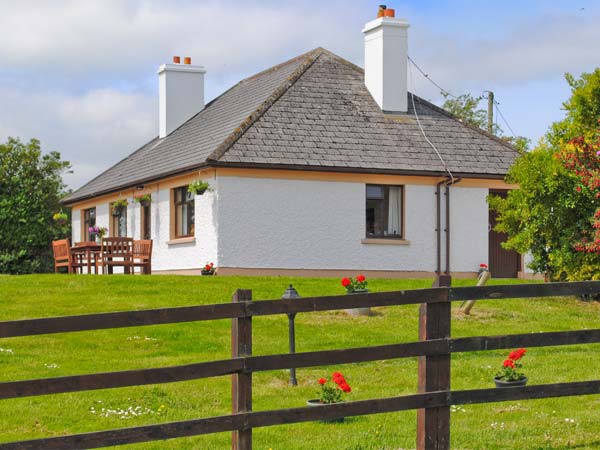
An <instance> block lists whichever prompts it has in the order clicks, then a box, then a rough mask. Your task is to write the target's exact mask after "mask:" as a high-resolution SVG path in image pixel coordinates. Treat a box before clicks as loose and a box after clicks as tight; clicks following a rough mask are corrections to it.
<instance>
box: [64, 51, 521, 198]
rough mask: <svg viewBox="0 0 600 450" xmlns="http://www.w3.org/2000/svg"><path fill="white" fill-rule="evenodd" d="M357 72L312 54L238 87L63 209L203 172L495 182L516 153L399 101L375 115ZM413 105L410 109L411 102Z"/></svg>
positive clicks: (418, 103) (329, 56)
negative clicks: (399, 107) (227, 169)
mask: <svg viewBox="0 0 600 450" xmlns="http://www.w3.org/2000/svg"><path fill="white" fill-rule="evenodd" d="M363 78H364V72H363V70H362V69H361V68H360V67H357V66H355V65H354V64H352V63H350V62H348V61H346V60H344V59H343V58H340V57H339V56H336V55H334V54H333V53H331V52H329V51H327V50H325V49H322V48H318V49H315V50H313V51H311V52H308V53H306V54H304V55H300V56H298V57H296V58H294V59H291V60H289V61H287V62H285V63H283V64H280V65H278V66H274V67H272V68H270V69H268V70H266V71H264V72H261V73H259V74H257V75H254V76H252V77H250V78H247V79H245V80H242V81H241V82H239V83H238V84H236V85H235V86H234V87H232V88H231V89H229V90H228V91H226V92H225V93H223V94H222V95H221V96H219V97H217V98H216V99H215V100H213V101H212V102H210V103H208V104H207V105H206V107H205V108H204V109H203V110H202V111H201V112H200V113H198V114H197V115H195V116H194V117H192V118H191V119H190V120H188V121H187V122H186V123H184V124H183V125H182V126H181V127H179V128H178V129H177V130H175V131H173V132H172V133H171V134H170V135H168V136H166V137H165V138H162V139H159V138H154V139H153V140H151V141H150V142H148V143H147V144H145V145H144V146H142V147H141V148H140V149H138V150H137V151H135V152H134V153H132V154H131V155H130V156H128V157H127V158H125V159H123V160H122V161H120V162H119V163H117V164H115V165H114V166H112V167H111V168H109V169H108V170H106V171H105V172H104V173H102V174H101V175H99V176H98V177H96V178H94V179H93V180H91V181H90V182H88V183H87V184H85V185H84V186H82V187H81V188H80V189H78V190H76V191H75V192H73V193H72V194H70V195H69V196H68V197H66V198H65V199H64V200H63V202H65V203H72V202H74V201H77V200H81V199H84V198H87V197H92V196H95V195H100V194H104V193H108V192H111V191H116V190H119V189H123V188H126V187H130V186H135V185H137V184H142V183H144V182H148V181H151V180H155V179H159V178H162V177H166V176H169V175H173V174H176V173H180V172H185V171H189V170H192V169H195V168H200V167H203V166H234V167H280V168H292V169H310V170H328V171H331V170H344V171H351V172H364V171H368V172H380V173H403V174H424V175H432V176H438V175H440V174H443V173H444V171H445V168H444V164H443V163H442V161H441V159H440V156H438V155H437V154H436V152H435V151H434V150H433V148H432V147H431V145H430V144H429V143H428V142H427V140H426V139H425V137H424V136H423V133H422V132H421V129H420V128H419V123H418V121H417V118H416V116H415V113H414V108H413V104H414V107H415V108H416V111H417V116H418V118H419V121H420V125H421V126H422V127H423V130H424V132H425V134H426V135H427V137H428V138H429V140H430V141H431V142H432V143H433V144H434V145H435V146H436V147H437V149H438V151H439V152H440V154H441V158H443V160H444V161H445V164H446V167H447V168H448V169H450V171H452V172H453V173H454V174H456V175H462V176H481V177H489V178H500V177H502V176H504V175H505V174H506V172H507V171H508V168H509V167H510V165H511V164H512V162H513V161H514V159H515V158H516V156H517V151H516V150H515V149H514V148H512V147H511V146H509V145H507V144H506V143H504V142H503V141H501V140H500V139H498V138H496V137H494V136H492V135H488V134H487V133H485V132H483V131H482V130H479V129H476V128H473V127H470V126H467V125H465V124H463V123H461V122H460V121H458V120H457V119H456V118H454V117H453V116H452V115H450V114H449V113H447V112H445V111H444V110H442V109H440V108H438V107H436V106H435V105H433V104H431V103H429V102H427V101H425V100H423V99H421V98H419V97H417V96H412V94H410V93H409V98H408V100H409V110H408V112H407V113H405V114H397V115H390V114H384V113H383V112H382V111H381V110H380V109H379V106H378V105H377V103H375V101H374V100H373V98H372V97H371V95H370V94H369V92H368V90H367V88H366V87H365V85H364V82H363ZM413 102H414V103H413Z"/></svg>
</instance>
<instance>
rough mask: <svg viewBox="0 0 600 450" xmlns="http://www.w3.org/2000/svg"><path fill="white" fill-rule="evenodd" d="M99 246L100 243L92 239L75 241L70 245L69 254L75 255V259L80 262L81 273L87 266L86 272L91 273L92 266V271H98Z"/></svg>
mask: <svg viewBox="0 0 600 450" xmlns="http://www.w3.org/2000/svg"><path fill="white" fill-rule="evenodd" d="M100 248H101V246H100V244H99V243H97V242H94V241H84V242H76V243H75V245H74V246H73V247H71V254H72V255H75V257H76V258H77V261H78V262H79V263H80V264H81V273H83V268H84V267H87V273H92V267H93V268H94V273H98V266H99V265H100Z"/></svg>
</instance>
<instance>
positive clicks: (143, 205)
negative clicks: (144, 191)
mask: <svg viewBox="0 0 600 450" xmlns="http://www.w3.org/2000/svg"><path fill="white" fill-rule="evenodd" d="M140 206H142V207H144V208H145V207H146V206H150V200H142V201H141V202H140Z"/></svg>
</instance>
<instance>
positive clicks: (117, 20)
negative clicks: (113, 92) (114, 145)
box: [0, 0, 360, 76]
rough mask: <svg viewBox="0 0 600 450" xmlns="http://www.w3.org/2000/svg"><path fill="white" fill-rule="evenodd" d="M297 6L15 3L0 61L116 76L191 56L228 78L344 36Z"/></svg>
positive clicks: (8, 10) (110, 0)
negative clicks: (278, 56)
mask: <svg viewBox="0 0 600 450" xmlns="http://www.w3.org/2000/svg"><path fill="white" fill-rule="evenodd" d="M344 25H345V24H344V22H343V21H336V20H331V17H330V16H328V15H324V14H322V13H321V12H320V11H314V12H312V13H311V10H310V9H308V10H306V9H303V8H302V6H301V5H294V4H292V5H284V6H283V7H281V6H275V5H274V4H272V3H267V2H265V3H256V4H252V3H245V4H243V8H242V7H240V6H239V5H236V4H230V3H229V2H215V1H212V2H178V3H172V2H158V1H146V2H142V1H127V2H124V1H121V0H95V1H93V0H86V1H77V0H71V1H61V2H58V1H53V2H39V1H34V2H32V1H19V2H9V3H7V4H4V5H3V11H2V14H1V15H0V29H3V30H11V32H10V33H5V34H3V37H2V40H0V60H2V61H3V62H4V64H6V65H8V66H14V67H18V68H19V69H21V70H23V69H41V68H44V69H46V70H50V71H52V72H55V71H56V72H59V73H60V72H69V73H83V72H90V71H99V72H101V73H104V74H106V73H111V74H113V75H114V74H115V73H120V74H121V76H122V75H123V74H125V73H127V72H129V71H132V70H133V71H136V70H139V67H140V66H143V65H146V64H152V65H155V66H157V65H158V64H159V63H161V62H167V61H166V60H167V59H169V58H170V56H172V55H181V56H184V55H190V56H192V57H193V61H194V62H195V63H199V64H203V65H205V66H207V67H208V68H209V71H215V72H222V71H226V72H234V71H237V70H240V69H243V68H244V67H246V66H247V64H249V63H250V64H256V63H258V64H263V63H265V62H266V61H271V58H272V55H273V54H277V53H287V52H290V51H294V49H299V48H300V49H307V48H306V46H307V45H314V46H317V45H319V44H318V43H316V42H315V41H316V40H317V38H323V37H328V38H330V39H332V38H336V40H338V42H340V43H343V42H347V39H344V37H346V36H347V35H348V34H349V33H352V34H354V35H356V36H357V39H359V38H360V36H359V30H358V29H356V30H348V29H347V28H346V27H345V26H344Z"/></svg>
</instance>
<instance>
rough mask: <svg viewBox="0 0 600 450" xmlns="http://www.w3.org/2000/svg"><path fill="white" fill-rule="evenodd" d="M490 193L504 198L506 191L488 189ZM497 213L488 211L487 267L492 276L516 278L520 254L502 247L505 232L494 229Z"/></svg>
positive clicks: (519, 268)
mask: <svg viewBox="0 0 600 450" xmlns="http://www.w3.org/2000/svg"><path fill="white" fill-rule="evenodd" d="M490 195H497V196H499V197H502V198H506V195H507V191H496V190H490ZM497 218H498V214H497V213H496V212H495V211H492V210H491V209H490V211H489V235H488V254H489V261H488V262H489V269H490V272H491V274H492V277H494V278H517V275H518V272H519V270H521V267H520V265H521V255H519V254H518V253H517V252H515V251H514V250H506V249H504V248H502V243H503V242H504V241H506V239H507V235H506V233H499V232H498V231H494V227H495V226H496V220H497Z"/></svg>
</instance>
